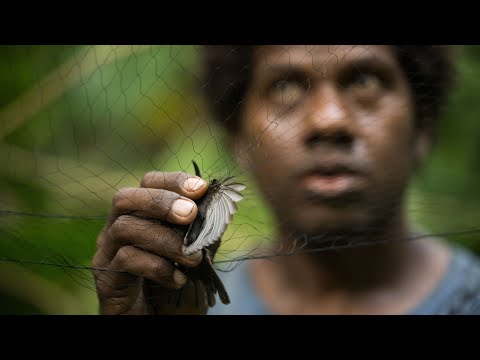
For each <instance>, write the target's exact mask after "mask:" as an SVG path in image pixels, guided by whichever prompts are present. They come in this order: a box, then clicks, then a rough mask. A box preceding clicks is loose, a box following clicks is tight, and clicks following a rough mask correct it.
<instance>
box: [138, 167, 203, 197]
mask: <svg viewBox="0 0 480 360" xmlns="http://www.w3.org/2000/svg"><path fill="white" fill-rule="evenodd" d="M140 185H141V186H142V187H145V188H154V189H164V190H169V191H173V192H176V193H177V194H180V195H183V196H185V197H188V198H189V199H192V200H197V199H199V198H201V197H202V196H203V195H205V193H206V192H207V188H208V185H207V182H206V181H205V180H203V179H202V178H199V177H198V176H195V175H191V174H188V173H186V172H183V171H176V172H163V171H150V172H148V173H147V174H146V175H145V176H144V177H143V179H142V181H141V183H140Z"/></svg>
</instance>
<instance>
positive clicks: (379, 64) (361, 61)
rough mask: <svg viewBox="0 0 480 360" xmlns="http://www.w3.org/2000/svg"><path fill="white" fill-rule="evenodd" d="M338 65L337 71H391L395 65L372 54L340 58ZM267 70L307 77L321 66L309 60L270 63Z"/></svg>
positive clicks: (276, 73) (318, 70) (274, 72)
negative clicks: (295, 62)
mask: <svg viewBox="0 0 480 360" xmlns="http://www.w3.org/2000/svg"><path fill="white" fill-rule="evenodd" d="M339 65H340V67H339V68H338V70H337V71H338V72H340V73H341V72H342V71H344V70H345V69H350V68H357V69H359V70H362V69H371V68H372V69H379V70H384V71H387V70H390V71H392V70H393V69H394V67H395V64H393V63H391V62H389V61H386V60H384V59H382V58H381V57H378V56H374V55H367V56H362V55H359V56H358V57H355V58H351V59H344V58H343V59H341V60H340V61H339ZM269 70H270V71H271V72H272V73H273V74H275V75H278V74H284V75H287V76H290V75H293V76H295V75H303V76H306V77H308V76H309V75H311V73H312V71H315V72H320V71H321V67H320V66H318V67H315V66H314V65H312V63H311V62H308V63H307V62H305V63H304V64H292V63H288V64H286V63H285V64H271V65H269Z"/></svg>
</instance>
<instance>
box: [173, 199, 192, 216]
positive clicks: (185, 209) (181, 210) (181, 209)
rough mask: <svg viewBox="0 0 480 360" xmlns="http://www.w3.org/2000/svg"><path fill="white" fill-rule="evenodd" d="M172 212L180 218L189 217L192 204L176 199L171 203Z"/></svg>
mask: <svg viewBox="0 0 480 360" xmlns="http://www.w3.org/2000/svg"><path fill="white" fill-rule="evenodd" d="M172 211H173V212H174V213H175V214H177V215H178V216H181V217H186V216H188V215H190V214H191V213H192V211H193V203H192V202H190V201H187V200H183V199H178V200H177V201H175V202H174V203H173V206H172Z"/></svg>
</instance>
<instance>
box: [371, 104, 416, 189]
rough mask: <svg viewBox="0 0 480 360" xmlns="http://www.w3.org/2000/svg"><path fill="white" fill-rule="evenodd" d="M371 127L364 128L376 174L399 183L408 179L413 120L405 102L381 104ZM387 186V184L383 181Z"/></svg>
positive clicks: (411, 167)
mask: <svg viewBox="0 0 480 360" xmlns="http://www.w3.org/2000/svg"><path fill="white" fill-rule="evenodd" d="M384 109H385V110H384V111H383V113H380V114H379V117H378V119H383V121H375V120H372V121H371V123H372V126H369V127H365V129H367V135H366V136H365V138H366V139H368V140H367V142H368V145H367V147H368V148H369V149H370V152H371V154H370V155H371V157H372V159H373V160H374V161H375V163H376V164H375V166H376V168H377V176H378V177H379V180H380V179H383V180H390V181H394V182H396V183H399V184H403V183H405V181H406V180H408V178H409V176H410V174H411V171H412V169H413V151H414V148H413V139H414V121H413V111H412V107H411V106H410V104H409V103H408V102H405V103H399V104H397V106H390V107H384ZM386 185H387V186H388V183H387V184H386Z"/></svg>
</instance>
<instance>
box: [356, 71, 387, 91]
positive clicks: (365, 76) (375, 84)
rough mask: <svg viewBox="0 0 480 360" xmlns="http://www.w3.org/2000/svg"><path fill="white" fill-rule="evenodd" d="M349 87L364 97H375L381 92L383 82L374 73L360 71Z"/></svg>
mask: <svg viewBox="0 0 480 360" xmlns="http://www.w3.org/2000/svg"><path fill="white" fill-rule="evenodd" d="M349 87H350V88H351V89H352V90H353V91H355V93H356V94H357V95H359V96H362V97H374V96H377V95H379V94H380V90H381V89H382V88H383V83H382V80H381V79H380V77H378V76H377V75H376V74H374V73H358V74H356V76H355V77H354V78H353V79H352V80H351V82H350V84H349Z"/></svg>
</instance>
